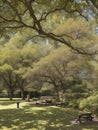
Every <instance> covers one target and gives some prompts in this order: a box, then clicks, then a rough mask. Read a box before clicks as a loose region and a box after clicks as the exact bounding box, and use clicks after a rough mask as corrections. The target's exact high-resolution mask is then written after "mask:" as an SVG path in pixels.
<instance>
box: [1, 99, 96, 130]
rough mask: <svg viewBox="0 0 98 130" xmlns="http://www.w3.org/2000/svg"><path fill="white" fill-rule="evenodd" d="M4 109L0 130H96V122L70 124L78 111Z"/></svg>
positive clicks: (36, 108)
mask: <svg viewBox="0 0 98 130" xmlns="http://www.w3.org/2000/svg"><path fill="white" fill-rule="evenodd" d="M5 102H6V101H5ZM5 104H6V103H5ZM21 104H22V103H20V106H21ZM11 105H12V104H11ZM1 106H2V105H1ZM3 107H4V105H3ZM5 108H6V109H2V107H1V108H0V130H98V122H91V123H90V122H89V123H84V124H75V123H72V122H73V121H75V119H76V118H77V114H78V111H77V110H73V109H70V108H60V107H34V106H32V105H30V106H28V105H27V106H24V107H22V108H19V109H17V108H10V109H7V106H5Z"/></svg>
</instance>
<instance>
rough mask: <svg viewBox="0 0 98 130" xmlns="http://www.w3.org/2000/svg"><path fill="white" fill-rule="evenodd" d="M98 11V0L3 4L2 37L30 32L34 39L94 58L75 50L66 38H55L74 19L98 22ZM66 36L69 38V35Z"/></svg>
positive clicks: (10, 0)
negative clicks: (37, 37) (55, 31)
mask: <svg viewBox="0 0 98 130" xmlns="http://www.w3.org/2000/svg"><path fill="white" fill-rule="evenodd" d="M97 10H98V2H97V0H84V1H81V0H80V1H78V0H70V1H69V0H63V1H61V0H45V1H43V0H14V1H13V0H0V25H1V26H0V30H1V31H2V33H1V34H3V32H6V33H7V35H9V36H10V31H13V29H15V30H16V29H21V28H22V29H24V28H30V29H31V30H32V32H33V36H35V35H38V36H40V37H43V38H50V39H52V40H55V41H57V42H60V43H63V44H65V45H67V46H68V47H70V48H71V49H73V50H75V51H77V52H78V53H81V54H89V55H90V54H91V53H89V52H88V53H86V51H85V50H84V49H80V48H78V47H76V46H73V44H72V43H71V42H69V41H67V40H66V39H65V38H64V37H63V36H62V35H60V34H55V33H54V30H55V29H56V28H57V26H58V25H59V24H61V23H62V22H64V21H66V19H67V18H69V17H70V16H71V17H74V18H75V19H76V18H77V17H78V16H82V17H83V18H85V20H89V19H94V18H96V19H97ZM55 21H56V22H55ZM64 35H65V36H66V37H69V36H68V35H67V34H66V33H65V34H64ZM33 36H32V37H33ZM92 53H96V51H94V52H92Z"/></svg>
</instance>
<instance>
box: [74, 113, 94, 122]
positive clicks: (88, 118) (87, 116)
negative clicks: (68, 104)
mask: <svg viewBox="0 0 98 130" xmlns="http://www.w3.org/2000/svg"><path fill="white" fill-rule="evenodd" d="M83 119H84V120H86V121H92V119H93V116H92V113H83V114H79V115H78V119H77V120H76V123H77V122H79V123H82V121H83Z"/></svg>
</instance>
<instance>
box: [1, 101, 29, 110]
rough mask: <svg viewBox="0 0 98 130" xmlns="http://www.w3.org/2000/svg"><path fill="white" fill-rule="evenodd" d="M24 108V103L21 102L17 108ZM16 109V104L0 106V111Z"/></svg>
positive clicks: (25, 104)
mask: <svg viewBox="0 0 98 130" xmlns="http://www.w3.org/2000/svg"><path fill="white" fill-rule="evenodd" d="M24 106H27V103H26V102H22V103H20V104H19V108H23V107H24ZM14 108H17V104H16V103H13V104H11V105H0V109H14Z"/></svg>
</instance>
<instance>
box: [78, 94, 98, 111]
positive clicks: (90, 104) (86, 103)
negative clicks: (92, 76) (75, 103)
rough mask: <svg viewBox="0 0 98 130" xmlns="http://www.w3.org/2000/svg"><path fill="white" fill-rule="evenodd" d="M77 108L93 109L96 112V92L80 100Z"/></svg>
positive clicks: (97, 96)
mask: <svg viewBox="0 0 98 130" xmlns="http://www.w3.org/2000/svg"><path fill="white" fill-rule="evenodd" d="M79 108H80V109H83V110H86V111H93V112H94V113H98V94H97V95H92V96H90V97H88V98H87V99H83V100H81V101H80V104H79Z"/></svg>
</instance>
